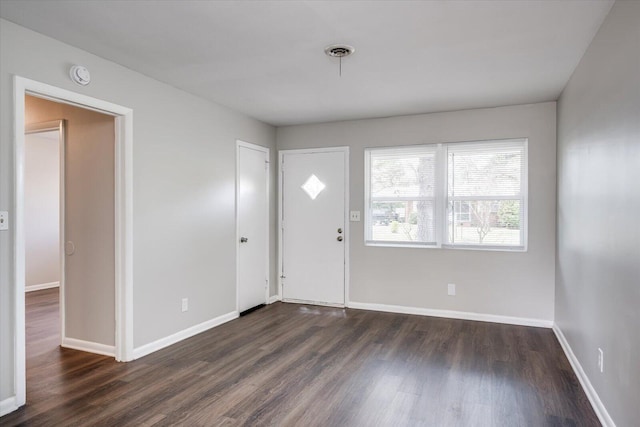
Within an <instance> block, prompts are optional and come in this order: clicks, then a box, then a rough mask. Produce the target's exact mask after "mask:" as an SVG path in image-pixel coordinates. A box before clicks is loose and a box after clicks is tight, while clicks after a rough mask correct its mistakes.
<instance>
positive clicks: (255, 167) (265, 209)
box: [236, 141, 269, 313]
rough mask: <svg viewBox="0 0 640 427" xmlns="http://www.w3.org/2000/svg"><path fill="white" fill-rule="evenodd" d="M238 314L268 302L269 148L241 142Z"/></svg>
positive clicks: (238, 201) (238, 170) (238, 195)
mask: <svg viewBox="0 0 640 427" xmlns="http://www.w3.org/2000/svg"><path fill="white" fill-rule="evenodd" d="M237 156H238V169H237V177H236V179H237V188H236V192H237V215H238V219H237V231H238V232H237V236H236V237H237V239H238V241H237V245H238V311H239V312H241V313H242V312H243V311H246V310H249V309H251V308H254V307H256V306H259V305H262V304H265V303H266V302H267V292H268V284H269V281H268V279H269V273H268V259H269V252H268V251H269V193H268V191H269V187H268V185H269V149H268V148H264V147H260V146H257V145H253V144H249V143H246V142H241V141H238V153H237Z"/></svg>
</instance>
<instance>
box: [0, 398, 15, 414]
mask: <svg viewBox="0 0 640 427" xmlns="http://www.w3.org/2000/svg"><path fill="white" fill-rule="evenodd" d="M18 408H19V406H18V405H17V403H16V397H15V396H11V397H7V398H6V399H4V400H1V401H0V417H2V416H4V415H7V414H8V413H10V412H13V411H15V410H16V409H18Z"/></svg>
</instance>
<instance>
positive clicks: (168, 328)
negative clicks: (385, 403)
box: [0, 20, 276, 400]
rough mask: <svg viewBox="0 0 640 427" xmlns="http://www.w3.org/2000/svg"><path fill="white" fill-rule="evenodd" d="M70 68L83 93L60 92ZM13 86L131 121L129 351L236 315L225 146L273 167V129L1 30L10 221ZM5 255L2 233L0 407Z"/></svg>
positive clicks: (8, 378)
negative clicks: (36, 86) (81, 70)
mask: <svg viewBox="0 0 640 427" xmlns="http://www.w3.org/2000/svg"><path fill="white" fill-rule="evenodd" d="M77 63H80V64H83V65H85V66H87V67H88V68H89V70H90V71H91V73H92V78H93V81H92V82H91V84H90V85H89V86H87V87H80V86H76V85H75V84H73V83H72V82H71V81H70V80H69V77H68V70H69V66H70V65H72V64H77ZM14 74H15V75H19V76H23V77H27V78H30V79H34V80H38V81H41V82H44V83H48V84H51V85H54V86H58V87H61V88H64V89H68V90H72V91H75V92H80V93H83V94H86V95H89V96H93V97H96V98H100V99H104V100H107V101H110V102H113V103H116V104H120V105H124V106H126V107H129V108H132V109H133V111H134V113H133V114H134V116H133V117H134V119H133V120H134V129H133V134H134V135H133V137H134V141H133V144H134V146H133V156H134V158H133V163H134V164H133V175H134V177H133V187H134V188H133V191H134V194H133V197H134V206H133V212H134V213H133V215H134V218H133V221H134V231H133V234H134V236H133V238H134V241H133V244H134V253H133V262H134V271H133V275H134V278H133V282H134V283H133V286H134V346H135V347H139V346H141V345H144V344H147V343H149V342H152V341H154V340H157V339H159V338H163V337H166V336H168V335H171V334H173V333H175V332H178V331H181V330H183V329H185V328H188V327H190V326H193V325H196V324H199V323H202V322H205V321H207V320H210V319H212V318H215V317H217V316H220V315H222V314H226V313H229V312H231V311H233V310H235V308H236V302H235V249H234V248H235V226H234V225H235V220H234V209H235V205H234V185H235V141H236V139H238V138H239V139H242V140H245V141H248V142H253V143H255V144H260V145H263V146H266V147H270V148H271V149H272V160H273V163H272V164H275V158H276V157H275V129H274V128H273V127H272V126H269V125H266V124H264V123H261V122H259V121H256V120H254V119H251V118H249V117H246V116H244V115H242V114H239V113H236V112H234V111H231V110H229V109H227V108H224V107H221V106H219V105H216V104H213V103H211V102H208V101H205V100H203V99H200V98H198V97H195V96H193V95H190V94H187V93H185V92H182V91H180V90H178V89H175V88H172V87H170V86H168V85H165V84H163V83H160V82H158V81H155V80H153V79H150V78H148V77H146V76H143V75H141V74H139V73H135V72H133V71H131V70H129V69H127V68H124V67H121V66H119V65H117V64H115V63H113V62H110V61H106V60H104V59H102V58H99V57H97V56H94V55H91V54H89V53H87V52H84V51H82V50H79V49H76V48H74V47H72V46H69V45H66V44H64V43H61V42H58V41H56V40H53V39H51V38H48V37H45V36H42V35H40V34H38V33H35V32H33V31H30V30H27V29H25V28H23V27H20V26H17V25H15V24H12V23H10V22H8V21H5V20H2V21H0V129H1V130H0V210H8V211H9V212H10V214H11V217H13V212H14V206H13V186H14V182H13V174H14V172H13V148H12V147H13V142H12V132H13V130H12V128H13V83H12V76H13V75H14ZM272 170H273V169H272ZM272 177H275V171H274V173H273V174H272ZM272 189H274V190H275V187H274V186H273V185H272ZM272 197H273V200H275V191H273V192H272ZM272 213H273V215H272V222H273V221H275V219H276V216H275V210H273V207H272ZM10 219H11V218H10ZM274 231H275V227H273V230H272V236H271V237H272V244H275V235H274ZM12 245H13V231H12V230H10V231H3V232H0V400H3V399H5V398H7V397H10V396H12V395H13V366H14V361H13V352H14V348H13V315H14V314H13V300H14V293H13V290H14V284H13V274H14V272H13V271H12V263H13V258H12V255H11V253H12ZM274 265H275V264H274ZM271 282H272V283H275V267H274V268H273V269H272V279H271ZM182 297H188V298H189V311H188V312H186V313H182V312H181V310H180V299H181V298H182Z"/></svg>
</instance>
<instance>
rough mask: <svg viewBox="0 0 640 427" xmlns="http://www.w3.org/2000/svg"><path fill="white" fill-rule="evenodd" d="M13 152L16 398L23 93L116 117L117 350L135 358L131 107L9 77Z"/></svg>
mask: <svg viewBox="0 0 640 427" xmlns="http://www.w3.org/2000/svg"><path fill="white" fill-rule="evenodd" d="M13 88H14V90H13V118H14V121H13V152H14V169H13V174H14V176H13V178H14V195H13V197H14V219H13V224H14V234H13V253H14V256H13V260H14V261H13V274H14V285H13V287H14V295H15V301H14V304H15V305H14V334H15V335H14V336H15V341H14V346H15V347H14V374H15V377H14V389H15V403H16V405H17V406H22V405H24V404H25V402H26V359H25V357H26V354H25V306H24V304H25V234H24V161H25V159H24V132H25V116H24V105H25V101H24V98H25V95H27V94H29V95H33V96H37V97H40V98H45V99H49V100H53V101H56V102H62V103H65V104H71V105H77V106H79V107H81V108H86V109H90V110H94V111H99V112H101V113H104V114H108V115H111V116H114V117H115V127H116V142H115V270H116V271H115V273H116V274H115V295H116V301H115V308H116V310H115V311H116V312H115V318H116V331H115V338H116V340H115V356H116V360H118V361H129V360H132V359H133V233H132V231H133V228H132V227H133V203H132V202H133V165H132V161H133V147H132V145H133V110H132V109H130V108H126V107H123V106H121V105H117V104H113V103H110V102H107V101H103V100H100V99H97V98H92V97H89V96H86V95H82V94H79V93H76V92H71V91H69V90H66V89H61V88H58V87H55V86H51V85H48V84H45V83H41V82H37V81H35V80H30V79H26V78H23V77H20V76H14V79H13Z"/></svg>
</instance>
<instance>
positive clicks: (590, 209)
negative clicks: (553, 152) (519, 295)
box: [555, 1, 640, 426]
mask: <svg viewBox="0 0 640 427" xmlns="http://www.w3.org/2000/svg"><path fill="white" fill-rule="evenodd" d="M639 23H640V3H638V2H627V1H617V2H616V3H615V5H614V6H613V8H612V9H611V12H610V13H609V15H608V17H607V18H606V19H605V21H604V23H603V25H602V27H601V28H600V30H599V32H598V33H597V35H596V36H595V38H594V40H593V42H592V43H591V45H590V47H589V48H588V50H587V51H586V53H585V55H584V57H583V58H582V60H581V62H580V64H579V65H578V67H577V68H576V70H575V72H574V74H573V76H572V77H571V79H570V80H569V83H568V85H567V86H566V88H565V89H564V92H563V93H562V96H561V97H560V100H559V102H558V201H559V202H558V260H557V275H556V312H555V316H556V322H557V324H558V326H559V327H560V329H561V330H562V331H563V333H564V335H565V336H566V338H567V340H568V342H569V345H570V346H571V348H572V349H573V352H574V353H575V355H576V357H577V358H578V360H579V361H580V364H581V365H582V368H583V369H584V371H585V373H586V374H587V376H588V377H589V380H590V381H591V384H592V385H593V386H594V388H595V390H596V392H597V393H598V395H599V396H600V398H601V400H602V401H603V403H604V405H605V406H606V408H607V410H608V412H609V414H610V415H611V416H612V418H613V420H614V421H615V423H616V424H617V425H618V426H632V425H638V424H637V423H638V420H639V419H640V397H639V396H640V359H639V357H640V356H639V355H640V332H639V331H638V329H639V327H640V222H639V219H640V214H639V213H640V24H639ZM598 347H600V348H602V349H603V350H604V361H605V362H604V373H600V372H599V370H598V367H597V360H598Z"/></svg>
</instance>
